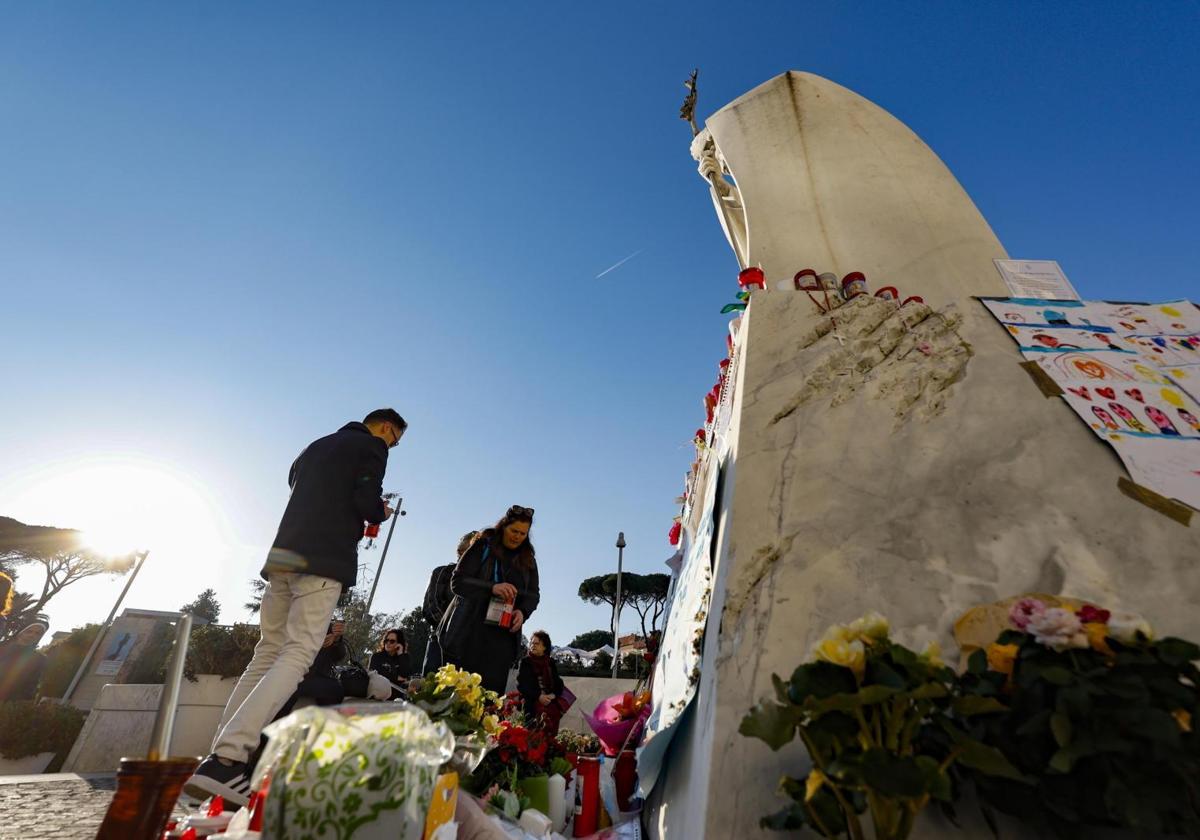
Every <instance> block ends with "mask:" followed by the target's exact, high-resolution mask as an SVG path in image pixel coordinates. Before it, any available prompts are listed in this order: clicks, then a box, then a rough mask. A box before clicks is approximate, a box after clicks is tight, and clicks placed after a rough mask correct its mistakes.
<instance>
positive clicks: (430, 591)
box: [421, 531, 479, 674]
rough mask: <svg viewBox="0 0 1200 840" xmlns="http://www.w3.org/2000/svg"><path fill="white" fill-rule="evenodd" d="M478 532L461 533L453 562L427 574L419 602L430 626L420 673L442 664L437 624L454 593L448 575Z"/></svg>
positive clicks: (430, 670) (434, 669) (428, 671)
mask: <svg viewBox="0 0 1200 840" xmlns="http://www.w3.org/2000/svg"><path fill="white" fill-rule="evenodd" d="M478 533H479V532H478V531H467V533H465V534H463V535H462V537H461V538H460V539H459V541H458V548H457V549H455V552H454V560H455V562H454V563H447V564H446V565H445V566H438V567H437V568H436V569H434V570H433V574H431V575H430V576H429V585H428V586H426V587H425V600H424V601H422V602H421V614H422V615H423V616H424V617H425V620H426V621H427V622H429V628H430V633H429V641H428V642H426V643H425V661H424V662H422V664H421V673H422V674H429V673H432V672H433V671H436V670H437V669H438V668H441V667H442V665H443V664H444V662H443V659H442V647H441V645H439V644H438V640H437V626H438V623H439V622H440V621H441V620H442V616H443V615H444V614H445V612H446V607H448V606H450V601H451V599H452V598H454V593H453V592H451V591H450V575H451V574H453V572H454V567H455V566H456V565H457V561H458V558H460V557H462V556H463V552H464V551H466V550H467V549H468V548H470V547H471V542H472V541H473V540H474V539H475V537H476V535H477V534H478Z"/></svg>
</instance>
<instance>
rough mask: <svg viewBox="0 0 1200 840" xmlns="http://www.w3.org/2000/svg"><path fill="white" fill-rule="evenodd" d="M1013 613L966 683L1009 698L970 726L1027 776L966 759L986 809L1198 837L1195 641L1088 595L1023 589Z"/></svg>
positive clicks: (1081, 829)
mask: <svg viewBox="0 0 1200 840" xmlns="http://www.w3.org/2000/svg"><path fill="white" fill-rule="evenodd" d="M1009 623H1010V629H1008V630H1006V631H1004V632H1002V633H1001V634H1000V636H999V638H997V639H996V641H995V642H994V643H993V644H991V645H990V646H989V647H988V648H986V649H984V650H978V651H976V652H975V653H973V654H972V655H971V657H970V659H969V660H968V666H967V673H965V674H964V675H963V677H962V685H963V687H964V690H965V691H966V692H967V696H969V697H975V698H978V699H980V700H999V701H1001V702H1003V703H1004V704H1005V705H1006V706H1008V707H1009V711H1008V712H1007V713H1006V714H1003V715H997V716H991V717H985V718H978V719H976V720H974V721H972V723H971V729H972V731H973V732H972V734H974V735H975V736H976V737H978V738H979V739H980V740H981V741H982V742H984V743H985V744H988V745H990V746H991V747H992V748H994V749H996V750H999V751H1000V752H1002V753H1003V754H1004V755H1005V757H1006V758H1007V759H1008V760H1009V761H1010V762H1011V763H1012V764H1013V765H1015V766H1016V767H1017V768H1018V769H1019V770H1020V771H1021V773H1022V774H1023V775H1025V776H1027V777H1029V778H1030V779H1032V780H1033V781H1034V782H1035V784H1032V785H1025V784H1019V783H1014V782H1013V781H1012V780H1008V779H1003V778H996V777H993V776H986V775H980V774H977V773H975V772H973V771H971V770H970V769H969V768H968V769H967V771H966V772H965V774H964V775H966V776H968V777H970V778H971V779H973V781H974V783H975V786H976V789H977V790H978V793H979V798H980V800H981V803H982V804H983V805H984V807H985V815H987V816H988V818H989V819H992V815H991V812H992V811H1000V812H1003V813H1007V814H1012V815H1015V816H1017V817H1020V818H1021V819H1023V820H1026V821H1031V822H1034V823H1038V824H1040V825H1042V826H1047V827H1049V828H1050V829H1051V830H1053V831H1055V832H1056V833H1057V834H1058V836H1060V837H1064V838H1066V837H1083V836H1087V834H1088V831H1087V827H1090V826H1116V827H1121V828H1125V829H1130V830H1133V831H1136V832H1139V833H1142V834H1146V833H1155V834H1157V833H1159V832H1165V833H1186V834H1187V835H1188V836H1192V837H1196V836H1200V733H1197V731H1196V727H1195V726H1194V725H1193V721H1194V720H1195V718H1196V715H1197V711H1198V702H1200V670H1197V667H1196V664H1195V663H1196V661H1197V660H1198V659H1200V647H1198V646H1197V645H1195V644H1193V643H1192V642H1188V641H1184V640H1183V639H1175V638H1165V639H1159V640H1154V639H1153V638H1152V632H1151V629H1150V626H1149V625H1148V624H1147V623H1146V622H1145V621H1144V620H1142V619H1141V618H1139V617H1137V616H1133V615H1130V614H1114V613H1112V612H1110V611H1109V610H1106V609H1100V608H1098V607H1095V606H1092V605H1084V606H1082V607H1081V608H1078V609H1071V608H1064V607H1051V606H1048V605H1047V604H1046V603H1044V602H1042V601H1041V600H1039V599H1036V598H1025V599H1022V600H1020V601H1018V602H1016V603H1015V604H1013V606H1012V608H1011V610H1010V612H1009Z"/></svg>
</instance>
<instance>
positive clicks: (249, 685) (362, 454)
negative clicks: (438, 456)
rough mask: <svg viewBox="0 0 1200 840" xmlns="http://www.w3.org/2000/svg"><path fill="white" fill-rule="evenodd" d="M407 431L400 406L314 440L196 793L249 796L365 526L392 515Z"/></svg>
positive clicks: (348, 574) (348, 579)
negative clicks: (259, 761) (256, 634)
mask: <svg viewBox="0 0 1200 840" xmlns="http://www.w3.org/2000/svg"><path fill="white" fill-rule="evenodd" d="M407 428H408V424H407V423H405V422H404V419H403V418H402V417H401V416H400V415H399V414H397V413H396V412H395V411H394V410H392V409H390V408H382V409H379V410H377V411H372V412H371V413H370V414H368V415H367V416H366V418H365V419H364V420H363V422H361V423H347V424H346V425H345V426H343V427H342V428H341V429H339V430H338V431H337V432H336V433H334V434H332V435H327V436H326V437H323V438H320V439H319V440H315V441H313V442H312V443H310V444H309V445H308V447H307V448H305V450H304V451H303V452H301V453H300V457H298V458H297V459H296V462H295V463H294V464H292V469H291V472H290V473H289V474H288V485H289V486H290V487H291V489H292V493H291V497H290V498H289V499H288V504H287V508H286V509H285V510H284V512H283V518H282V519H281V520H280V522H279V531H278V533H277V534H276V535H275V542H274V543H273V544H272V546H271V551H270V553H269V554H268V555H267V562H266V565H265V566H264V567H263V570H262V576H263V577H264V578H266V581H267V588H266V590H265V591H264V592H263V599H262V606H261V607H260V609H259V629H260V633H261V639H260V640H259V642H258V645H257V646H256V647H255V648H254V657H253V658H252V659H251V660H250V664H248V665H247V666H246V670H245V672H244V673H243V674H242V676H241V679H239V680H238V683H237V685H236V686H234V689H233V694H232V695H230V697H229V702H228V703H227V704H226V706H225V713H224V714H223V715H222V717H221V723H220V724H219V725H218V727H217V736H216V738H215V739H214V740H213V746H212V754H211V755H209V756H208V758H206V759H204V761H203V762H201V764H200V766H199V767H198V768H197V769H196V772H195V774H194V775H193V776H192V778H191V779H189V780H188V783H187V785H186V786H185V787H184V790H185V791H186V792H187V793H189V794H190V795H192V796H196V797H197V798H201V799H203V798H206V797H209V796H215V795H220V796H222V797H224V798H225V801H226V802H229V803H232V804H234V805H244V804H246V802H247V801H248V799H249V792H250V779H249V775H248V773H249V770H248V767H247V764H246V762H247V759H248V758H249V757H250V754H251V752H252V751H253V750H254V748H255V746H256V745H257V744H258V739H259V735H260V734H261V732H262V728H263V727H264V726H265V725H266V724H267V723H268V722H269V721H270V720H271V719H272V718H273V717H274V716H275V715H276V713H277V712H278V711H279V710H280V709H281V708H282V707H283V705H284V703H286V702H287V700H288V698H289V697H291V696H292V694H293V693H294V692H295V691H296V687H297V686H298V685H299V684H300V681H301V679H302V678H303V677H304V674H305V672H306V671H307V670H308V669H309V666H310V665H311V664H312V663H313V660H314V658H315V657H316V655H317V651H318V650H320V649H321V644H322V642H324V640H325V636H326V632H325V631H326V628H328V626H329V622H330V619H332V618H333V611H334V608H335V607H336V606H337V602H338V599H339V597H340V596H341V594H342V588H343V587H347V588H348V587H351V586H353V585H354V583H355V581H356V578H357V576H358V542H359V540H360V539H361V538H362V534H363V522H364V521H365V522H371V523H379V522H383V521H384V520H385V519H387V518H388V517H389V516H391V514H392V509H391V508H390V507H388V506H387V504H385V503H384V501H383V498H382V493H383V473H384V470H385V469H386V468H387V457H388V449H390V448H391V447H393V446H395V445H396V444H397V443H399V442H400V438H401V437H402V436H403V435H404V431H405V429H407Z"/></svg>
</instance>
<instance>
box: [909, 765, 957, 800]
mask: <svg viewBox="0 0 1200 840" xmlns="http://www.w3.org/2000/svg"><path fill="white" fill-rule="evenodd" d="M917 767H918V768H919V769H920V771H921V778H922V780H923V781H924V783H925V790H926V791H927V792H928V793H929V795H930V796H931V797H933V798H934V799H938V800H941V801H942V802H951V801H953V799H954V787H953V785H951V784H950V776H949V775H947V774H946V772H945V771H943V770H942V769H941V766H940V765H939V764H938V762H937V761H936V760H935V759H933V758H931V757H929V756H927V755H920V756H917Z"/></svg>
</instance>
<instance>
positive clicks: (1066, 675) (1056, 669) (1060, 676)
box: [1037, 665, 1075, 685]
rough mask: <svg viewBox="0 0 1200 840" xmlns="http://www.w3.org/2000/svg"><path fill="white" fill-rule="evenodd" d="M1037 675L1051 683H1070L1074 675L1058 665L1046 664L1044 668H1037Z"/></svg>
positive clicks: (1073, 679)
mask: <svg viewBox="0 0 1200 840" xmlns="http://www.w3.org/2000/svg"><path fill="white" fill-rule="evenodd" d="M1037 677H1038V678H1039V679H1042V680H1045V681H1046V682H1048V683H1050V684H1051V685H1070V684H1071V683H1072V682H1074V681H1075V675H1074V674H1072V673H1071V672H1070V671H1068V670H1067V669H1066V668H1063V667H1061V666H1059V665H1048V666H1046V667H1045V668H1039V669H1038V671H1037Z"/></svg>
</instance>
